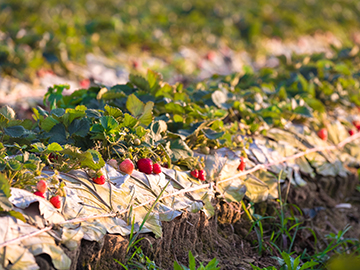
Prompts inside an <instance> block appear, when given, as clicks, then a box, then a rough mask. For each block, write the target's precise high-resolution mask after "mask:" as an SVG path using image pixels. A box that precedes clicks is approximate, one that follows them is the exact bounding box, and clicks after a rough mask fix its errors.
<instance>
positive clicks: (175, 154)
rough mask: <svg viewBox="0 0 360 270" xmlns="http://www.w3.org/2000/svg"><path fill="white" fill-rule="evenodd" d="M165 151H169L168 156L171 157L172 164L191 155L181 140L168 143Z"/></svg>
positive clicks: (190, 151)
mask: <svg viewBox="0 0 360 270" xmlns="http://www.w3.org/2000/svg"><path fill="white" fill-rule="evenodd" d="M167 150H168V151H169V155H170V157H171V161H172V162H175V161H177V160H179V159H185V158H187V157H191V156H192V155H193V152H192V150H191V149H190V148H189V146H188V145H187V144H186V143H185V142H184V141H183V140H181V139H177V140H174V141H172V142H168V145H167Z"/></svg>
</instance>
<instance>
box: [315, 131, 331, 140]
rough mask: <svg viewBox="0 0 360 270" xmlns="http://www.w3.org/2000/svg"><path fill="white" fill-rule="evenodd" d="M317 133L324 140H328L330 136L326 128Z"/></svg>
mask: <svg viewBox="0 0 360 270" xmlns="http://www.w3.org/2000/svg"><path fill="white" fill-rule="evenodd" d="M317 135H318V136H319V138H320V139H322V140H323V141H326V140H327V137H328V132H327V130H326V128H322V129H320V130H319V131H318V133H317Z"/></svg>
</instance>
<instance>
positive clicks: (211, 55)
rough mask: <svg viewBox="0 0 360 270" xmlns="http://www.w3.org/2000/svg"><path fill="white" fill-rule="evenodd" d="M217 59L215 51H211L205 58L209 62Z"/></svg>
mask: <svg viewBox="0 0 360 270" xmlns="http://www.w3.org/2000/svg"><path fill="white" fill-rule="evenodd" d="M215 57H216V53H215V52H214V51H209V52H208V53H207V54H206V56H205V58H206V59H207V60H209V61H214V59H215Z"/></svg>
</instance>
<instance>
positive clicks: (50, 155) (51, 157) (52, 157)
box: [48, 153, 58, 163]
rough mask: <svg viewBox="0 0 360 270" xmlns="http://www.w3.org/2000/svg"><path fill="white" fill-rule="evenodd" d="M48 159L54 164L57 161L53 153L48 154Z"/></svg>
mask: <svg viewBox="0 0 360 270" xmlns="http://www.w3.org/2000/svg"><path fill="white" fill-rule="evenodd" d="M48 159H49V161H50V162H52V163H54V162H55V161H57V160H58V156H57V155H56V154H55V153H50V154H49V156H48Z"/></svg>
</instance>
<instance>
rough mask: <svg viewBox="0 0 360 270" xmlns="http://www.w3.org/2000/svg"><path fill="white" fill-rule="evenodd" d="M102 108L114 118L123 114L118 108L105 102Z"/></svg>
mask: <svg viewBox="0 0 360 270" xmlns="http://www.w3.org/2000/svg"><path fill="white" fill-rule="evenodd" d="M104 109H105V111H106V112H107V114H108V115H110V116H113V117H114V118H118V117H120V116H123V113H122V111H121V110H120V109H119V108H116V107H111V106H109V105H107V104H106V105H105V107H104Z"/></svg>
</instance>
